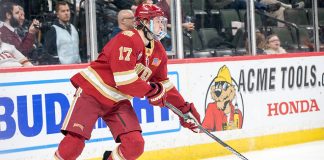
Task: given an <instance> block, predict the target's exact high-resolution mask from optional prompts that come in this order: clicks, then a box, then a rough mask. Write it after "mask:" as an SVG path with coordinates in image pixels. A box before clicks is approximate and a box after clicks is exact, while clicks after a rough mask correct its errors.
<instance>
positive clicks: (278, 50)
mask: <svg viewBox="0 0 324 160" xmlns="http://www.w3.org/2000/svg"><path fill="white" fill-rule="evenodd" d="M264 52H265V53H266V54H282V53H287V52H286V50H285V49H283V48H282V47H281V46H280V39H279V37H278V35H276V34H271V35H269V36H268V37H267V38H266V43H265V50H264Z"/></svg>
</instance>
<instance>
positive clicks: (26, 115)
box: [0, 53, 324, 160]
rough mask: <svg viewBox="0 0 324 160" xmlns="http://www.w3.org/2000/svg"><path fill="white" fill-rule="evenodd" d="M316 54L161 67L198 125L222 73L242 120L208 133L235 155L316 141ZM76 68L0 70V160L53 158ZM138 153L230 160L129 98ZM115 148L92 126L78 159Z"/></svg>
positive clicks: (321, 73) (323, 71)
mask: <svg viewBox="0 0 324 160" xmlns="http://www.w3.org/2000/svg"><path fill="white" fill-rule="evenodd" d="M323 64H324V53H295V54H285V55H265V56H254V57H253V56H243V57H223V58H208V59H207V58H206V59H185V60H170V61H169V65H168V68H169V77H170V79H171V81H172V82H173V83H174V84H175V86H176V87H177V88H178V90H179V91H180V92H181V93H182V94H183V96H184V98H185V99H186V100H187V101H190V102H194V104H195V106H196V107H197V109H198V112H199V113H200V114H201V119H202V120H205V115H206V110H207V106H208V104H212V103H215V100H214V99H212V94H213V91H211V89H212V86H213V85H214V80H215V78H216V77H221V76H224V74H221V71H220V70H221V68H227V70H229V72H230V75H226V74H225V75H226V76H230V77H231V80H232V81H231V83H232V84H231V86H233V87H234V88H235V91H234V93H232V94H234V95H235V98H233V99H232V100H231V103H232V104H233V106H235V109H236V110H235V111H240V112H241V113H242V118H241V126H242V127H241V128H240V127H239V128H235V127H233V128H227V130H222V131H213V132H212V133H213V134H215V135H216V136H217V137H219V138H220V139H222V140H224V141H226V142H227V143H228V144H230V145H231V146H232V147H233V148H235V149H236V150H237V151H239V152H246V151H251V150H258V149H263V148H269V147H278V146H283V145H290V144H296V143H303V142H308V141H315V140H322V139H324V116H323V115H324V108H323V107H324V98H323V94H324V67H323ZM86 66H87V65H86V64H81V65H60V66H40V67H33V68H13V69H12V68H10V69H0V77H1V78H0V79H1V80H0V144H1V145H0V159H1V160H22V159H24V160H45V159H53V153H54V152H55V150H56V148H57V145H58V143H59V142H60V140H61V139H62V137H63V136H62V134H61V133H60V126H61V124H62V123H63V120H64V117H65V115H66V113H67V110H68V108H69V105H70V103H71V100H72V97H73V94H74V92H75V89H74V87H73V86H72V85H71V84H70V82H69V78H70V77H71V76H72V75H73V74H75V73H77V72H78V71H80V70H82V69H83V68H85V67H86ZM132 102H133V104H134V109H135V111H136V113H137V115H138V118H139V120H140V122H141V126H142V129H143V135H144V139H145V141H146V144H145V153H144V154H143V156H141V158H140V159H143V160H144V159H145V160H146V159H147V160H165V159H168V160H171V159H174V160H180V159H183V160H188V159H203V158H208V157H215V156H219V155H226V154H230V152H229V151H227V150H226V149H224V148H223V147H222V146H221V145H219V144H218V143H216V142H215V141H214V140H213V139H211V138H210V137H208V136H207V135H205V134H203V133H198V134H195V133H192V132H191V131H189V130H187V129H184V128H182V127H181V126H180V124H179V121H178V117H177V116H176V115H175V114H173V113H172V112H171V111H169V110H167V109H166V108H159V107H151V106H150V105H149V104H148V103H147V101H146V99H144V98H142V99H141V98H135V99H134V100H133V101H132ZM114 147H116V144H115V143H114V140H113V138H112V136H111V134H110V132H109V128H107V126H106V125H105V124H104V122H103V121H102V120H100V119H99V120H98V122H97V124H96V126H95V128H94V130H93V133H92V137H91V140H89V141H87V144H86V147H85V149H84V151H83V153H82V155H81V156H80V158H79V159H80V160H81V159H98V160H99V159H101V158H100V156H101V155H102V153H103V151H104V150H112V149H113V148H114Z"/></svg>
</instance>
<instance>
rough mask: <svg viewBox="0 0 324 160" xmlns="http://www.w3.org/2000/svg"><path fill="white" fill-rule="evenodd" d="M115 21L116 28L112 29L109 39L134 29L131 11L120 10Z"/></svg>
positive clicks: (133, 18)
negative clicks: (121, 32) (116, 21)
mask: <svg viewBox="0 0 324 160" xmlns="http://www.w3.org/2000/svg"><path fill="white" fill-rule="evenodd" d="M117 20H118V26H117V27H114V28H113V31H112V33H111V35H110V39H111V38H113V37H114V36H115V35H116V34H118V33H119V32H120V31H125V30H130V29H133V28H134V23H135V17H134V13H133V11H132V10H130V9H123V10H120V11H119V12H118V15H117Z"/></svg>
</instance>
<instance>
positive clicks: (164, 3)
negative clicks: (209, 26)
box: [156, 0, 195, 31]
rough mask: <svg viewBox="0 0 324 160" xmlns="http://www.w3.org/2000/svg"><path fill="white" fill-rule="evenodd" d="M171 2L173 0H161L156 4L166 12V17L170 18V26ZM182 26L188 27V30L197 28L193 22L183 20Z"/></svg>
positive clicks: (169, 25) (169, 19)
mask: <svg viewBox="0 0 324 160" xmlns="http://www.w3.org/2000/svg"><path fill="white" fill-rule="evenodd" d="M170 3H171V0H161V1H159V2H158V3H157V4H156V5H157V6H159V7H160V8H161V9H162V11H163V12H164V14H165V18H167V19H168V25H167V26H168V28H171V15H170ZM183 21H184V20H183ZM182 27H183V28H184V29H186V30H187V31H192V30H194V29H195V24H194V23H193V22H183V23H182Z"/></svg>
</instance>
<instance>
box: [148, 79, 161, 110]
mask: <svg viewBox="0 0 324 160" xmlns="http://www.w3.org/2000/svg"><path fill="white" fill-rule="evenodd" d="M150 85H151V87H152V89H151V90H150V91H149V92H148V93H147V94H146V95H145V96H146V97H147V99H148V100H149V102H150V104H151V105H153V106H160V107H163V106H165V100H166V91H165V88H164V87H163V85H162V83H160V82H152V83H150Z"/></svg>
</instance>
